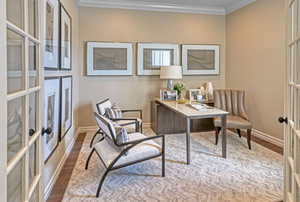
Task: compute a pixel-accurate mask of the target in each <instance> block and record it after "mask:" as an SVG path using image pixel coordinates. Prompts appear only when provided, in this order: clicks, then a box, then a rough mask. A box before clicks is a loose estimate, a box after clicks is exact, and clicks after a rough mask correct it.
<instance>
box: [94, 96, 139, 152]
mask: <svg viewBox="0 0 300 202" xmlns="http://www.w3.org/2000/svg"><path fill="white" fill-rule="evenodd" d="M96 108H97V111H98V113H99V114H100V115H102V116H105V117H106V118H109V119H110V120H112V121H114V122H115V123H117V124H118V125H120V126H124V127H125V128H126V130H127V131H128V132H129V133H133V132H138V131H140V132H141V133H142V132H143V122H142V119H143V112H142V110H141V109H131V110H121V113H122V118H113V117H110V116H109V115H108V113H107V109H108V108H109V109H111V108H113V104H112V103H111V101H110V99H109V98H107V99H105V100H102V101H101V102H99V103H97V104H96ZM129 112H130V113H132V112H134V113H138V114H139V116H138V117H123V114H125V113H129ZM98 134H101V130H100V129H99V130H98V131H97V132H96V133H95V135H94V137H93V138H92V140H91V143H90V147H92V145H93V143H94V141H95V138H96V137H97V135H98Z"/></svg>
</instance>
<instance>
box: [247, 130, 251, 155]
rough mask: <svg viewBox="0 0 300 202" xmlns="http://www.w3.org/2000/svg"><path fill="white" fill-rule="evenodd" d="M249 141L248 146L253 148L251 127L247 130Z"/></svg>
mask: <svg viewBox="0 0 300 202" xmlns="http://www.w3.org/2000/svg"><path fill="white" fill-rule="evenodd" d="M247 142H248V147H249V149H250V150H251V129H248V130H247Z"/></svg>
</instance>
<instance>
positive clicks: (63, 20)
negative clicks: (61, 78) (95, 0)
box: [60, 4, 72, 70]
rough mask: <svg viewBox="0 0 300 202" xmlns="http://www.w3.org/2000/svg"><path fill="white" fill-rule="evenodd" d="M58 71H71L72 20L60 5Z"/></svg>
mask: <svg viewBox="0 0 300 202" xmlns="http://www.w3.org/2000/svg"><path fill="white" fill-rule="evenodd" d="M60 69H61V70H72V18H71V15H70V14H69V13H68V11H67V10H66V9H65V7H64V6H63V5H62V4H61V5H60Z"/></svg>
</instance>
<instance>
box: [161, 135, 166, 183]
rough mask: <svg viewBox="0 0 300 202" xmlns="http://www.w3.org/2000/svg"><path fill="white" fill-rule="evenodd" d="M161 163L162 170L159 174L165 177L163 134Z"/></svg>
mask: <svg viewBox="0 0 300 202" xmlns="http://www.w3.org/2000/svg"><path fill="white" fill-rule="evenodd" d="M161 161H162V162H161V163H162V172H161V176H162V177H165V176H166V175H165V173H166V172H165V171H166V157H165V136H163V139H162V157H161Z"/></svg>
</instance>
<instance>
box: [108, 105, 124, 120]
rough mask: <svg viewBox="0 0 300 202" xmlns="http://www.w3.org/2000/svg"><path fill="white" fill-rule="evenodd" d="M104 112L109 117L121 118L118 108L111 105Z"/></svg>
mask: <svg viewBox="0 0 300 202" xmlns="http://www.w3.org/2000/svg"><path fill="white" fill-rule="evenodd" d="M105 114H106V116H107V117H108V118H109V119H120V118H122V111H121V109H120V108H118V107H116V106H113V107H111V108H106V109H105Z"/></svg>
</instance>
